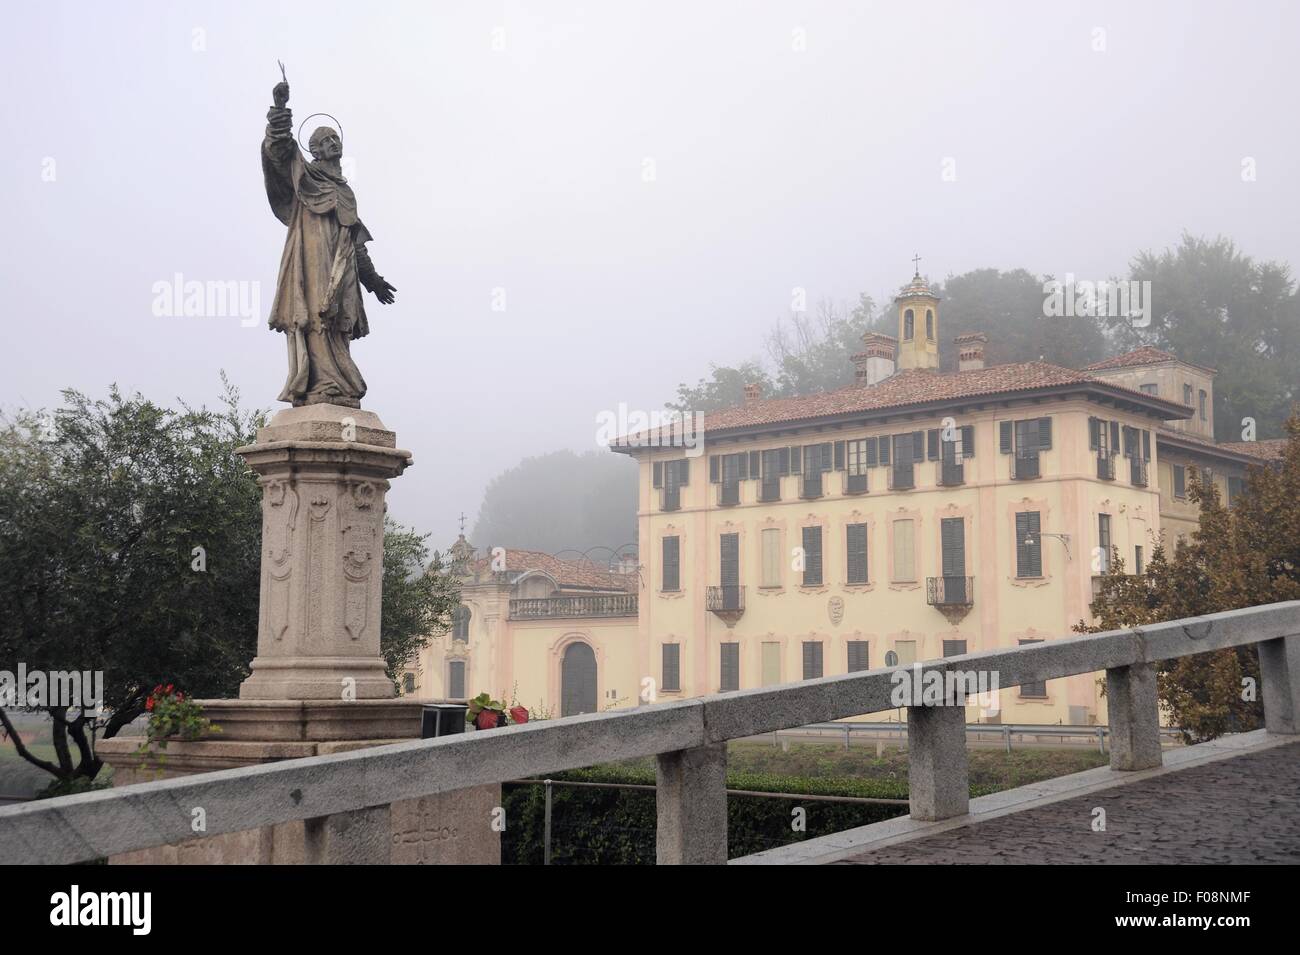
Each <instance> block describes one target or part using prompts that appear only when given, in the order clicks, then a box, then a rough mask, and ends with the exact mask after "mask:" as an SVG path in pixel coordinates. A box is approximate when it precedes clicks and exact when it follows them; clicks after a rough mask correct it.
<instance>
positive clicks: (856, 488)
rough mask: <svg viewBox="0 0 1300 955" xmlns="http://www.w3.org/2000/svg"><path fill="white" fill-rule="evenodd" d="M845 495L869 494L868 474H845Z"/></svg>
mask: <svg viewBox="0 0 1300 955" xmlns="http://www.w3.org/2000/svg"><path fill="white" fill-rule="evenodd" d="M844 493H845V494H866V493H867V474H866V472H865V471H864V472H862V473H861V474H847V473H846V474H845V475H844Z"/></svg>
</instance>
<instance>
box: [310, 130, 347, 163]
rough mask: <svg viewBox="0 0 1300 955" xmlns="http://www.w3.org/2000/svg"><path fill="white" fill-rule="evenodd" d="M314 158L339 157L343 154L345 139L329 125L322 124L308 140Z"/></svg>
mask: <svg viewBox="0 0 1300 955" xmlns="http://www.w3.org/2000/svg"><path fill="white" fill-rule="evenodd" d="M307 145H308V146H309V147H310V148H311V154H312V157H313V158H314V159H338V158H339V157H340V156H342V155H343V140H342V139H340V138H339V134H338V133H337V132H335V131H334V130H333V129H331V128H330V127H328V126H321V127H320V128H319V129H317V130H316V131H315V132H314V133H312V134H311V139H309V140H308V141H307Z"/></svg>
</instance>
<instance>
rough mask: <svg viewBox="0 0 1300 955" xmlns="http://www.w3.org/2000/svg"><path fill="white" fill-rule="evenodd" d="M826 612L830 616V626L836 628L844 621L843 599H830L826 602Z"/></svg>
mask: <svg viewBox="0 0 1300 955" xmlns="http://www.w3.org/2000/svg"><path fill="white" fill-rule="evenodd" d="M826 610H827V612H828V613H829V614H830V617H831V624H832V625H833V626H836V627H838V626H839V625H840V622H841V621H843V619H844V598H843V597H832V598H831V599H830V600H828V601H827V602H826Z"/></svg>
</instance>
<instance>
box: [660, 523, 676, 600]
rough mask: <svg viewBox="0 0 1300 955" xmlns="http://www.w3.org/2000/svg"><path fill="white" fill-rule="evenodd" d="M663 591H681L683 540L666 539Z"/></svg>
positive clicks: (664, 546)
mask: <svg viewBox="0 0 1300 955" xmlns="http://www.w3.org/2000/svg"><path fill="white" fill-rule="evenodd" d="M663 540H664V543H663V549H664V552H663V586H662V587H661V589H662V590H681V538H679V537H676V536H674V537H665V538H664V539H663Z"/></svg>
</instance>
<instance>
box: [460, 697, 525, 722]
mask: <svg viewBox="0 0 1300 955" xmlns="http://www.w3.org/2000/svg"><path fill="white" fill-rule="evenodd" d="M465 722H466V723H470V724H472V725H473V726H474V728H475V729H479V730H490V729H495V728H496V727H498V726H513V725H515V724H518V723H527V722H528V710H526V709H525V708H524V707H522V706H511V707H507V706H506V705H505V704H504V703H502V702H501V701H500V700H494V699H492V697H491V696H490V695H489V694H487V693H480V694H479V695H478V696H476V697H474V699H472V700H470V701H469V709H468V710H466V711H465Z"/></svg>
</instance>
